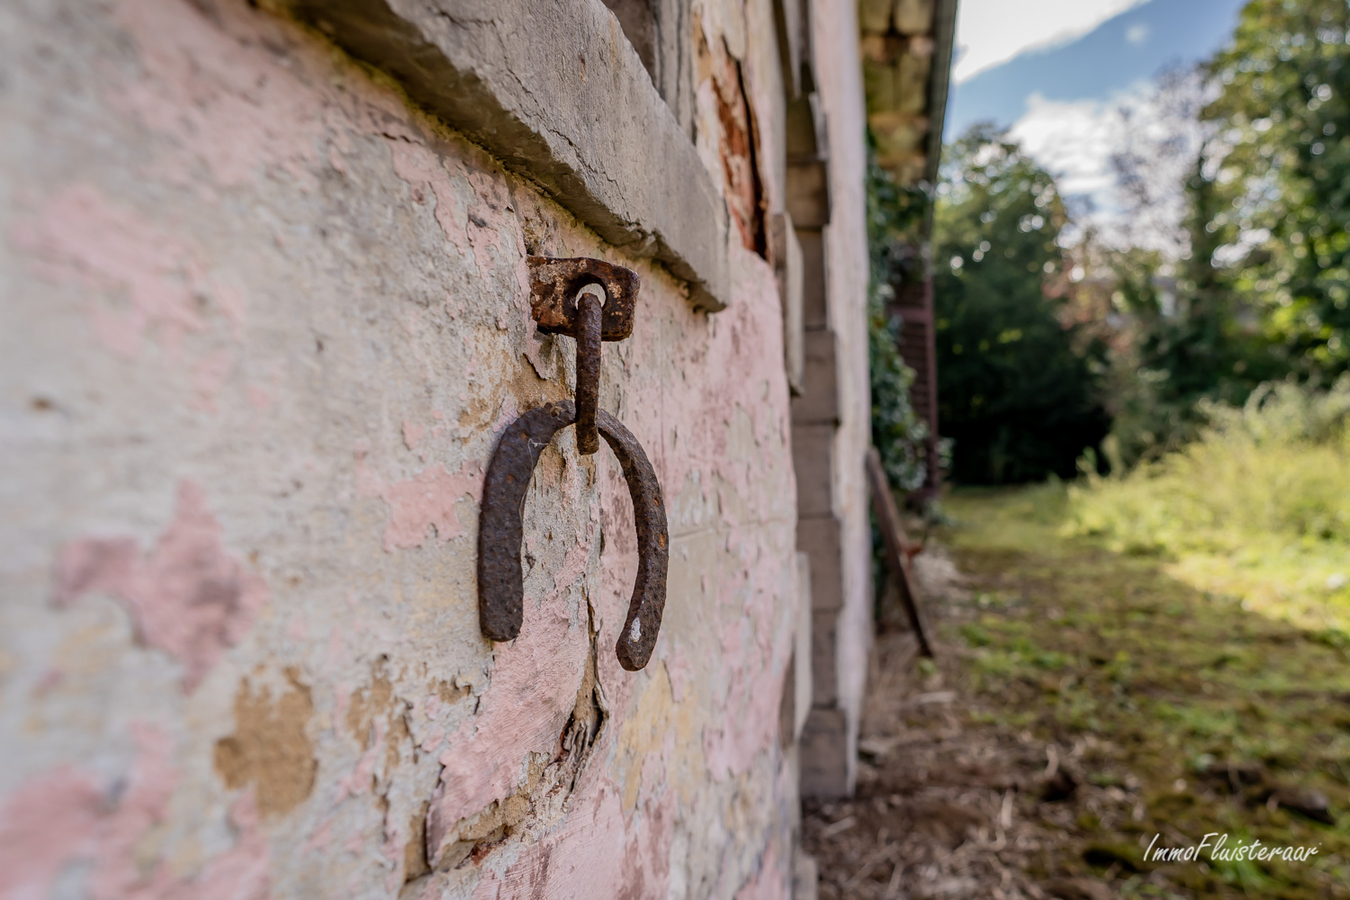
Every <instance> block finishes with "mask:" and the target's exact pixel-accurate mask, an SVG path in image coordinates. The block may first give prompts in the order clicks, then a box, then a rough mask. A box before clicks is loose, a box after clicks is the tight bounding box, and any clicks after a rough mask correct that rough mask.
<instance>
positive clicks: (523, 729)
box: [427, 542, 590, 853]
mask: <svg viewBox="0 0 1350 900" xmlns="http://www.w3.org/2000/svg"><path fill="white" fill-rule="evenodd" d="M578 548H580V550H581V552H582V555H583V557H584V555H585V554H586V553H589V542H584V543H582V544H579V545H578V546H577V547H574V548H573V549H572V550H570V551H569V552H568V558H569V563H568V564H567V566H566V568H568V570H569V571H572V570H576V565H575V563H574V562H573V560H574V559H575V557H574V556H573V554H574V553H576V552H578ZM582 568H584V563H583V566H582ZM570 586H571V582H567V583H564V582H562V581H561V580H559V581H556V582H555V587H554V590H552V591H550V592H549V593H548V594H547V595H546V596H545V597H544V598H543V600H542V602H541V603H540V604H539V608H538V609H537V610H536V609H535V608H534V603H533V602H532V601H531V599H530V598H529V597H526V599H525V616H526V619H527V620H528V627H527V628H523V629H522V630H521V634H520V637H519V638H517V639H516V640H514V641H511V642H510V643H506V644H498V645H496V650H495V654H494V655H495V660H494V665H493V670H492V681H491V683H490V684H489V685H488V688H487V690H486V691H484V693H483V695H482V698H481V700H480V701H479V711H478V715H476V716H475V717H474V718H473V719H472V720H471V721H469V722H466V723H465V724H464V725H462V726H460V728H459V730H458V731H456V732H455V733H454V734H452V735H451V736H450V745H449V747H448V748H447V749H446V751H445V752H444V753H442V754H441V757H440V762H441V765H442V766H443V769H442V771H441V778H440V784H439V785H437V788H436V793H435V795H434V796H433V798H432V801H431V810H430V812H429V813H428V815H427V846H428V848H429V849H430V850H431V851H432V852H433V853H434V852H435V851H436V850H437V849H438V848H439V847H440V845H441V842H442V841H443V840H444V838H445V836H446V835H447V834H448V833H449V832H450V830H451V829H452V828H454V826H455V824H456V823H457V822H458V821H459V820H460V819H462V818H464V817H465V816H469V815H472V814H473V813H476V812H478V811H479V810H480V809H483V808H484V807H486V806H487V805H488V804H490V803H492V802H493V801H495V800H501V799H504V798H505V797H507V796H508V795H509V794H510V793H511V792H512V791H513V790H514V789H515V788H516V779H517V778H518V777H519V775H520V767H521V763H522V762H523V761H524V760H525V758H526V756H527V755H528V754H529V753H531V752H534V753H543V754H546V755H549V756H552V755H553V754H554V753H555V752H557V750H558V741H559V737H560V736H561V734H562V731H563V727H564V726H565V725H566V724H567V720H568V717H569V716H570V715H571V713H572V709H573V706H574V705H575V703H576V692H577V689H578V688H579V687H580V685H581V678H582V671H583V668H584V665H585V661H586V656H587V654H588V652H589V645H590V641H589V635H584V632H585V630H586V628H587V626H586V624H585V623H584V622H582V623H579V625H578V626H576V627H573V626H572V625H571V615H570V612H569V609H568V605H567V602H566V600H565V591H566V589H567V588H568V587H570ZM577 631H582V632H583V635H578V634H576V632H577Z"/></svg>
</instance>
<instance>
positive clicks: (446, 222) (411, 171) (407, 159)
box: [389, 140, 467, 247]
mask: <svg viewBox="0 0 1350 900" xmlns="http://www.w3.org/2000/svg"><path fill="white" fill-rule="evenodd" d="M389 149H390V151H391V152H392V153H393V156H394V174H395V175H397V176H398V177H399V178H401V179H403V180H404V181H406V182H407V183H408V186H409V187H411V188H412V193H413V202H414V203H424V202H426V200H427V199H430V198H428V197H427V196H426V192H427V191H428V190H430V191H431V193H432V196H434V197H435V198H436V222H437V224H439V225H440V226H441V231H442V232H443V233H444V234H445V239H446V240H448V241H450V243H452V244H454V245H455V246H456V247H460V246H463V245H464V244H465V243H466V242H467V239H466V237H465V235H464V227H463V226H462V225H460V224H459V220H458V219H457V217H456V209H457V206H458V204H457V201H456V200H455V186H454V185H453V184H452V183H451V182H450V176H449V175H447V174H446V171H445V168H444V166H443V165H442V162H441V157H440V156H439V155H437V154H435V153H432V152H431V151H430V150H428V149H427V148H426V147H424V146H422V145H421V144H417V143H409V142H408V141H404V140H391V141H389Z"/></svg>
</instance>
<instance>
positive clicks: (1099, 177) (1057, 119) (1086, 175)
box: [1011, 94, 1120, 205]
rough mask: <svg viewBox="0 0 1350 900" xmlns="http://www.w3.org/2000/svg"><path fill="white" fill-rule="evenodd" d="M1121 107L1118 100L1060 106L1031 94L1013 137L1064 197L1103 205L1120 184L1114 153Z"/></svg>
mask: <svg viewBox="0 0 1350 900" xmlns="http://www.w3.org/2000/svg"><path fill="white" fill-rule="evenodd" d="M1118 105H1119V101H1118V100H1116V101H1104V100H1076V101H1072V102H1061V101H1055V100H1047V99H1045V98H1044V97H1043V96H1041V95H1040V94H1032V95H1031V96H1030V97H1028V98H1027V112H1026V115H1024V116H1022V118H1020V119H1018V120H1017V121H1016V122H1015V123H1013V127H1012V129H1011V135H1012V137H1013V138H1015V139H1016V140H1017V142H1018V143H1020V144H1021V145H1022V149H1024V150H1025V151H1026V152H1027V153H1028V154H1029V155H1030V156H1031V158H1032V159H1034V160H1036V162H1038V163H1040V164H1041V165H1042V166H1044V167H1045V168H1046V169H1048V170H1049V171H1050V172H1052V173H1053V174H1055V175H1056V176H1057V178H1058V181H1059V190H1060V193H1062V194H1088V195H1090V196H1092V197H1093V199H1094V201H1096V202H1097V203H1098V205H1101V204H1102V201H1104V200H1107V199H1108V197H1107V196H1106V195H1105V193H1104V192H1108V191H1109V189H1110V187H1111V186H1112V185H1113V184H1114V183H1115V178H1114V176H1113V174H1112V170H1111V152H1112V150H1113V148H1115V147H1116V146H1118V145H1119V140H1118V137H1119V134H1120V117H1119V116H1118V115H1116V107H1117V106H1118Z"/></svg>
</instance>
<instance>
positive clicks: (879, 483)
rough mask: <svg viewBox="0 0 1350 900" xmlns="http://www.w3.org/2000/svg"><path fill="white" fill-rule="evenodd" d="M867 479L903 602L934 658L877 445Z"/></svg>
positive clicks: (925, 653)
mask: <svg viewBox="0 0 1350 900" xmlns="http://www.w3.org/2000/svg"><path fill="white" fill-rule="evenodd" d="M867 480H868V483H869V484H870V486H871V488H872V509H873V510H874V511H875V512H876V516H877V523H878V524H879V525H880V526H881V537H882V540H883V542H884V543H885V545H886V557H887V559H888V560H889V562H890V568H891V572H892V574H894V575H895V580H896V582H897V583H898V584H899V585H900V602H901V603H902V604H903V605H904V607H905V613H906V614H907V615H908V616H909V624H910V627H911V628H913V629H914V636H915V637H917V638H918V639H919V653H920V655H922V656H927V657H928V658H929V659H932V658H933V644H932V642H931V641H930V640H929V639H928V623H927V621H926V617H925V616H924V612H923V606H922V604H920V602H919V595H918V591H917V590H915V586H914V573H913V572H912V571H911V570H910V561H909V558H910V554H909V552H907V551H909V549H910V544H909V540H908V538H907V537H906V536H905V528H904V525H902V524H901V522H900V511H899V510H898V509H896V506H895V495H894V494H893V493H892V492H891V483H890V481H889V479H887V478H886V470H885V469H883V468H882V467H881V454H880V453H878V452H877V448H876V447H869V448H868V450H867Z"/></svg>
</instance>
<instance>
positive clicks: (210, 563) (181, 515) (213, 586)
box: [55, 480, 268, 691]
mask: <svg viewBox="0 0 1350 900" xmlns="http://www.w3.org/2000/svg"><path fill="white" fill-rule="evenodd" d="M94 591H99V592H104V593H108V594H111V595H113V596H114V597H116V598H117V599H118V600H119V601H120V602H121V603H122V605H123V606H125V607H126V609H127V611H128V612H129V613H130V614H131V618H132V621H133V623H134V624H135V627H136V634H137V636H138V637H139V638H140V640H142V641H143V642H144V643H146V644H148V645H149V646H152V647H157V648H159V649H160V650H163V651H165V652H166V653H168V654H170V655H171V656H173V657H174V658H175V659H177V660H178V661H179V662H181V663H182V664H183V668H184V670H185V673H184V679H183V680H184V687H185V688H186V689H187V690H189V691H191V690H192V689H194V688H195V687H196V686H197V684H198V683H199V682H200V681H201V679H202V678H203V677H204V676H205V675H206V673H207V672H208V671H210V669H211V667H212V666H214V665H215V664H216V662H217V661H218V660H219V659H220V657H221V656H222V655H223V654H224V653H225V650H226V648H228V647H231V646H233V645H235V644H237V643H238V642H239V641H240V640H241V639H242V638H243V637H244V635H245V634H247V633H248V630H249V628H251V627H252V625H253V620H254V617H255V616H256V615H257V614H258V611H259V610H260V609H261V608H262V606H263V604H264V603H266V602H267V597H268V591H267V585H266V583H265V582H264V581H263V579H262V578H261V577H260V576H258V575H257V574H256V573H254V572H250V571H248V570H247V569H245V568H244V567H243V565H242V564H241V563H240V562H239V561H238V560H237V559H235V558H234V557H233V556H230V555H229V554H228V553H227V552H226V551H225V548H224V546H223V544H222V542H221V527H220V523H219V522H218V521H217V520H216V518H215V516H213V515H212V514H211V511H210V510H209V509H208V508H207V505H206V494H205V492H204V491H203V490H202V489H201V488H200V487H199V486H198V485H197V484H196V483H195V482H192V481H188V480H184V481H181V482H179V485H178V502H177V508H176V511H175V513H174V519H173V521H172V522H171V523H170V524H169V526H168V528H166V529H165V531H164V533H163V534H161V535H160V537H159V539H158V540H157V541H156V543H155V546H154V548H153V549H152V550H151V551H150V552H149V553H148V554H145V555H142V554H141V553H140V551H139V549H138V547H137V544H136V541H135V539H134V538H84V539H82V540H78V541H75V542H73V543H70V544H67V545H66V546H65V547H64V548H62V550H61V553H60V555H59V558H58V560H57V566H56V592H55V602H56V604H57V605H58V606H67V605H69V604H71V603H74V602H75V601H76V600H78V599H79V598H80V597H82V596H84V595H85V594H88V593H90V592H94Z"/></svg>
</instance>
